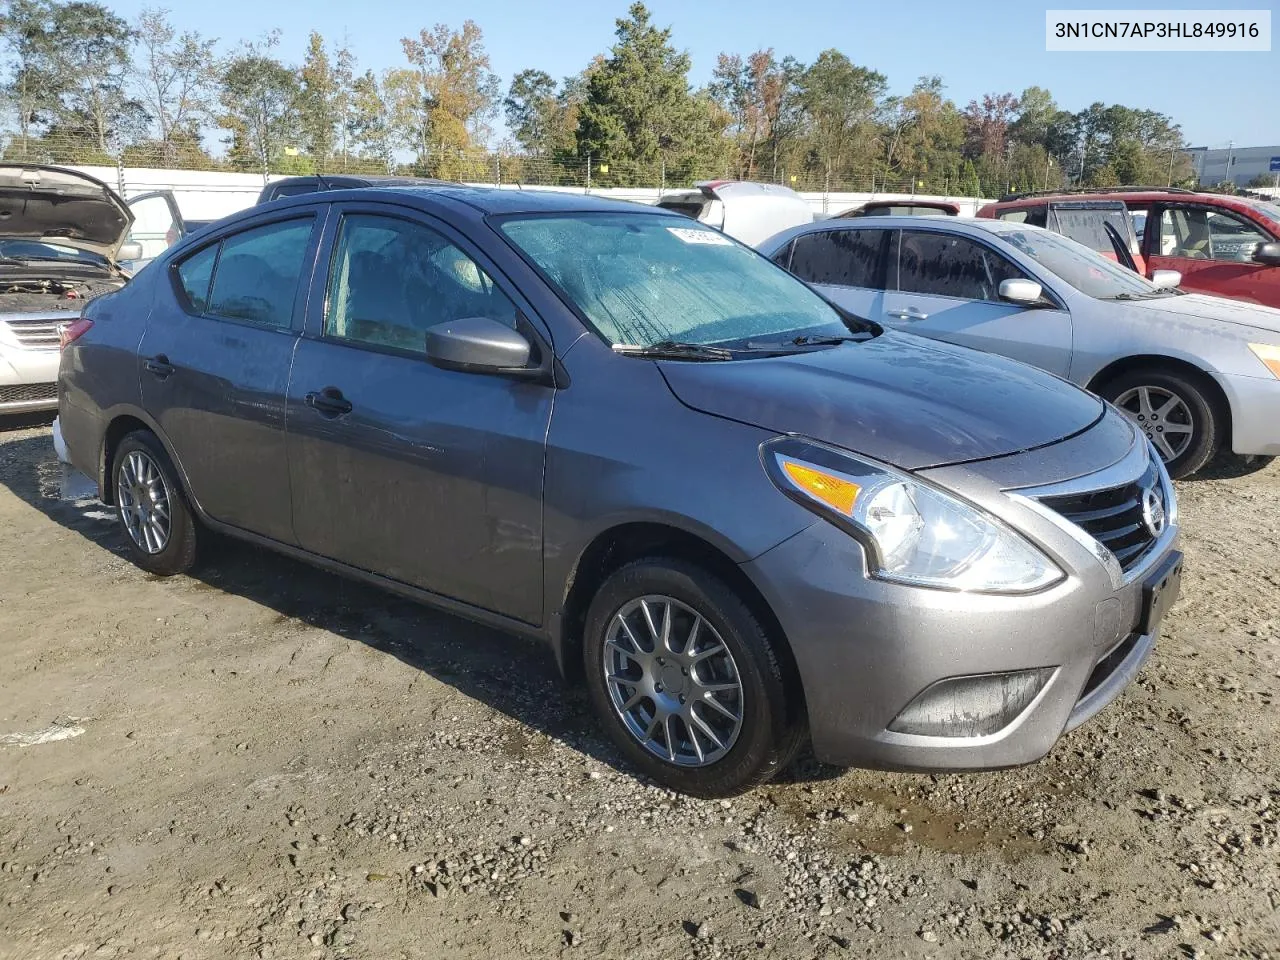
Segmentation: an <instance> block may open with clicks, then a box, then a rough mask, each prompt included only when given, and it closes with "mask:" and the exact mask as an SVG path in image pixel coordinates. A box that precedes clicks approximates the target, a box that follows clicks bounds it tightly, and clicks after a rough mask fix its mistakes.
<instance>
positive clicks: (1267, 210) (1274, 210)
mask: <svg viewBox="0 0 1280 960" xmlns="http://www.w3.org/2000/svg"><path fill="white" fill-rule="evenodd" d="M1249 206H1251V207H1252V208H1253V209H1254V210H1256V211H1258V213H1260V214H1262V215H1263V216H1264V217H1266V218H1267V219H1268V220H1270V221H1271V222H1272V223H1273V224H1275V225H1276V226H1277V227H1280V206H1277V205H1276V204H1274V203H1268V202H1266V201H1265V200H1256V201H1253V202H1252V203H1250V204H1249Z"/></svg>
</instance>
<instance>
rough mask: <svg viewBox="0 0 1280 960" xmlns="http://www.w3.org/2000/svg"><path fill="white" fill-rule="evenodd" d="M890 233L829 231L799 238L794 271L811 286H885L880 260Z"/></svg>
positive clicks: (792, 269)
mask: <svg viewBox="0 0 1280 960" xmlns="http://www.w3.org/2000/svg"><path fill="white" fill-rule="evenodd" d="M887 233H888V231H887V230H826V231H823V232H821V233H806V234H804V235H803V236H800V237H796V241H795V246H794V248H793V251H792V254H791V272H792V273H794V274H795V275H796V276H797V277H799V278H800V279H801V280H804V281H806V282H808V283H825V284H831V285H833V286H841V287H871V288H877V287H880V286H881V283H880V280H879V277H880V260H881V250H882V249H883V248H884V239H885V235H886V234H887Z"/></svg>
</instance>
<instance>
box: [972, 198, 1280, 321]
mask: <svg viewBox="0 0 1280 960" xmlns="http://www.w3.org/2000/svg"><path fill="white" fill-rule="evenodd" d="M1080 201H1088V202H1101V201H1110V202H1112V203H1114V202H1116V201H1120V202H1122V203H1123V204H1124V205H1125V207H1127V208H1128V210H1129V213H1130V215H1131V217H1132V219H1133V222H1134V224H1135V226H1136V228H1137V229H1136V235H1137V237H1138V241H1139V245H1140V256H1141V260H1138V257H1135V258H1134V259H1135V260H1136V261H1138V264H1139V270H1140V272H1143V273H1145V274H1146V275H1147V276H1148V277H1150V276H1151V275H1152V274H1154V273H1155V271H1157V270H1176V271H1178V272H1179V273H1181V274H1182V283H1181V287H1182V289H1183V290H1187V291H1190V292H1192V293H1211V294H1216V295H1217V296H1220V297H1231V298H1232V299H1234V300H1246V301H1248V302H1250V303H1260V304H1263V305H1264V306H1268V307H1280V206H1277V205H1276V204H1274V203H1268V202H1265V201H1262V200H1254V199H1249V198H1246V197H1234V196H1227V195H1225V194H1218V193H1197V192H1194V191H1191V190H1178V189H1175V188H1165V187H1146V188H1143V187H1123V188H1117V189H1114V190H1104V191H1090V192H1081V193H1058V194H1024V195H1022V196H1018V197H1007V198H1005V199H1002V200H1000V201H999V202H998V203H989V204H987V205H986V206H985V207H983V208H982V209H981V210H979V211H978V216H980V217H996V218H999V219H1001V220H1021V221H1023V222H1026V223H1034V224H1036V225H1038V226H1049V227H1050V228H1051V229H1052V228H1053V224H1051V223H1047V222H1046V220H1047V217H1048V215H1049V214H1048V212H1049V210H1050V209H1052V208H1053V207H1055V206H1056V205H1059V204H1063V203H1074V202H1080ZM1059 232H1062V231H1059Z"/></svg>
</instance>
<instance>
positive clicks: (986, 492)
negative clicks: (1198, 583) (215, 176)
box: [59, 186, 1181, 795]
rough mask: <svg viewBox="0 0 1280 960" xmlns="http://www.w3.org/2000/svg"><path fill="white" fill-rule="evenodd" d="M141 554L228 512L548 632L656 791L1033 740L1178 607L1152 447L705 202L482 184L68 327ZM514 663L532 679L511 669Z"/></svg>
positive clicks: (250, 248) (928, 761)
mask: <svg viewBox="0 0 1280 960" xmlns="http://www.w3.org/2000/svg"><path fill="white" fill-rule="evenodd" d="M63 339H64V342H65V346H64V350H63V354H62V364H61V376H60V394H59V395H60V401H61V426H62V431H63V434H64V435H65V441H66V448H67V450H68V455H69V457H70V459H71V460H72V461H73V463H74V464H75V465H76V466H77V467H78V468H79V469H80V470H82V471H84V472H86V473H88V474H89V475H90V476H92V477H95V478H96V479H97V483H98V485H99V488H100V492H101V496H102V498H103V500H104V501H106V502H107V503H110V504H114V505H115V507H116V509H117V511H118V512H119V516H120V520H121V526H122V528H123V531H124V533H125V534H126V537H127V544H128V549H129V550H130V552H131V554H132V556H133V558H134V560H135V561H136V562H137V563H138V564H139V565H140V566H142V567H143V568H145V569H147V570H149V571H152V572H154V573H157V574H162V575H163V574H176V573H180V572H182V571H185V570H188V569H189V568H190V567H191V566H192V564H193V563H194V562H195V561H196V558H197V555H198V551H199V548H200V546H201V545H202V544H203V542H204V541H205V539H206V536H207V532H209V531H218V532H225V533H231V534H235V535H237V536H240V537H243V538H245V539H248V540H250V541H253V542H256V543H259V544H264V545H267V546H270V547H272V548H274V549H277V550H280V551H282V552H284V553H287V554H292V555H295V556H299V557H303V558H306V559H308V560H311V561H313V562H315V563H317V564H319V565H321V566H323V567H327V568H329V569H332V570H336V571H340V572H342V573H345V574H348V575H351V576H354V577H357V578H360V579H363V580H366V581H371V582H373V583H376V584H380V585H382V586H385V587H388V588H390V589H392V590H395V591H398V592H400V593H404V594H407V595H409V596H411V597H416V598H419V599H421V600H424V601H427V602H430V603H433V604H436V605H438V606H440V607H443V608H445V609H447V610H452V611H456V612H458V613H462V614H465V615H467V616H470V617H474V618H476V619H478V620H482V621H485V622H487V623H490V624H492V625H495V626H498V627H501V628H505V629H509V630H513V631H518V632H521V633H525V634H529V635H533V636H535V637H538V638H541V639H542V640H545V641H546V642H547V643H549V644H550V645H551V647H552V648H553V649H554V651H555V653H556V655H557V657H558V659H559V662H560V664H561V667H562V669H563V670H564V671H565V672H566V674H568V675H569V676H570V677H571V678H574V679H577V680H579V681H580V682H583V683H585V685H586V688H587V689H588V690H589V692H590V696H591V698H592V700H593V702H594V704H595V707H596V709H597V710H598V711H599V714H600V716H601V717H602V718H603V722H604V725H605V726H606V728H607V729H608V730H609V732H610V734H611V735H612V737H613V738H614V739H615V740H616V741H617V743H618V745H619V747H620V748H621V750H622V751H623V752H624V753H625V754H626V756H627V757H629V759H630V760H631V762H632V763H633V764H634V765H635V766H636V767H638V768H640V769H641V770H642V771H643V772H644V773H646V774H648V775H649V776H651V777H652V778H653V779H655V780H657V781H659V782H661V783H663V784H666V785H668V786H670V787H673V788H676V789H678V790H683V791H688V792H690V793H696V794H702V795H723V794H730V793H733V792H736V791H740V790H743V789H746V788H748V787H749V786H751V785H753V784H756V783H759V782H761V781H763V780H764V779H766V778H767V777H769V776H770V775H771V774H773V773H775V772H776V771H777V770H778V769H779V768H780V767H782V766H784V765H785V764H786V763H787V762H788V760H789V758H790V757H791V756H792V754H793V751H794V750H795V749H796V747H797V746H798V745H799V744H800V743H801V742H802V741H803V740H804V739H805V738H806V737H809V738H811V740H812V744H813V747H814V749H815V752H816V754H817V756H818V757H819V758H820V759H822V760H826V761H830V762H833V763H838V764H853V765H865V766H873V767H882V768H889V769H902V770H957V769H976V768H990V767H1005V766H1010V765H1014V764H1022V763H1028V762H1030V761H1034V760H1036V759H1038V758H1040V757H1041V756H1043V755H1044V754H1045V752H1046V751H1048V750H1049V749H1050V747H1052V745H1053V743H1054V741H1055V740H1056V739H1057V738H1058V737H1059V735H1061V734H1062V733H1063V731H1064V730H1070V729H1071V728H1073V727H1075V726H1076V725H1077V724H1080V723H1082V722H1084V721H1085V720H1086V719H1088V718H1089V717H1091V716H1092V715H1093V714H1095V713H1096V712H1097V711H1098V710H1100V709H1101V708H1102V707H1103V706H1104V705H1105V704H1107V703H1108V702H1109V701H1111V700H1112V699H1114V698H1115V697H1116V696H1117V695H1118V694H1119V693H1120V692H1121V690H1122V689H1123V688H1124V687H1125V685H1126V684H1127V683H1128V682H1129V681H1130V680H1131V679H1132V678H1133V676H1134V675H1135V673H1136V672H1137V671H1138V669H1139V668H1140V667H1141V665H1142V663H1143V662H1144V660H1146V658H1147V656H1148V655H1149V654H1150V653H1151V650H1152V646H1153V644H1154V642H1155V638H1156V635H1157V633H1158V631H1159V626H1160V620H1161V616H1162V615H1163V614H1164V612H1165V611H1166V609H1167V608H1168V606H1169V604H1170V603H1171V602H1172V600H1173V598H1174V596H1175V595H1176V594H1177V591H1178V586H1179V579H1180V569H1181V556H1180V554H1179V553H1178V552H1177V551H1176V550H1175V542H1176V539H1177V529H1178V528H1177V508H1176V506H1175V502H1174V496H1173V490H1172V489H1171V486H1170V483H1169V479H1168V476H1167V474H1166V473H1165V470H1164V467H1163V466H1162V465H1161V462H1160V460H1159V457H1158V456H1154V455H1153V453H1152V449H1151V447H1150V445H1149V443H1148V441H1147V440H1146V439H1145V437H1143V436H1141V435H1140V434H1138V433H1137V432H1136V431H1135V429H1134V427H1133V425H1132V424H1131V423H1130V422H1129V420H1127V419H1126V418H1125V417H1124V416H1122V415H1121V414H1119V413H1118V412H1117V411H1116V410H1114V409H1113V408H1111V407H1108V406H1107V405H1105V404H1104V403H1103V402H1102V401H1101V400H1099V399H1098V398H1097V397H1094V396H1092V395H1090V394H1088V393H1086V392H1084V391H1083V390H1080V389H1078V388H1076V387H1074V386H1072V385H1070V384H1068V383H1066V382H1064V381H1062V380H1059V379H1057V378H1056V377H1053V376H1051V375H1049V374H1047V373H1044V372H1041V371H1039V370H1036V369H1033V368H1031V367H1029V366H1024V365H1022V364H1020V363H1017V362H1014V361H1010V360H1005V359H1001V358H998V357H991V356H985V355H982V354H979V353H977V352H974V351H970V350H968V349H966V348H963V347H956V346H952V345H948V344H944V343H936V342H932V341H929V340H925V339H921V338H917V337H914V336H909V335H904V334H899V333H894V332H889V331H884V330H882V329H881V328H880V327H878V326H875V325H873V324H870V323H868V322H865V321H862V320H858V319H856V318H854V317H852V316H849V315H847V314H844V313H841V312H839V310H837V308H835V307H833V306H832V305H831V304H829V303H828V302H827V301H826V300H824V299H822V298H821V297H819V296H818V295H817V294H816V293H813V292H812V291H811V290H810V289H809V288H808V287H806V286H805V285H804V284H802V283H801V282H800V281H799V280H797V279H795V278H794V277H792V276H791V275H789V274H788V273H786V272H785V271H784V270H782V269H780V268H779V267H777V266H775V265H774V264H772V263H770V262H769V261H768V260H767V259H765V258H764V257H762V256H760V255H758V254H757V253H755V252H754V251H752V250H750V249H748V248H747V247H744V246H742V245H740V244H739V243H737V242H736V241H733V240H731V239H729V238H727V237H726V236H725V235H724V234H722V233H720V232H718V231H716V230H714V229H712V228H710V227H707V226H705V225H703V224H700V223H697V222H695V221H691V220H689V219H687V218H685V217H682V216H680V215H679V214H673V213H668V212H665V211H661V210H656V209H654V208H652V207H642V206H636V205H630V204H623V203H619V202H614V201H608V200H602V199H597V198H592V197H583V196H569V195H561V194H543V193H537V192H525V191H509V192H508V191H497V190H480V189H471V188H466V187H462V186H457V187H450V186H436V187H417V188H381V189H376V190H375V189H368V190H347V191H336V192H332V193H326V194H318V195H309V196H304V197H296V198H292V199H287V200H282V201H280V202H277V203H271V204H266V205H264V206H260V207H255V208H254V209H252V210H250V211H246V212H244V213H242V214H240V215H237V216H235V217H233V218H230V219H228V220H224V221H221V222H220V223H218V224H215V225H213V226H212V227H210V228H207V229H206V230H205V231H202V232H201V233H199V234H196V235H194V236H192V237H189V238H187V239H186V240H184V241H182V242H180V243H179V244H178V245H176V246H175V247H173V248H171V249H170V250H168V251H166V252H165V253H164V254H163V255H162V256H161V257H159V258H158V259H157V260H156V261H155V263H154V264H153V265H152V266H151V267H149V268H148V269H147V270H145V271H143V272H142V273H140V274H139V275H138V277H137V279H136V280H135V281H134V282H133V283H131V284H130V285H129V286H127V287H126V288H125V289H123V290H121V291H120V292H118V293H112V294H108V295H106V296H102V297H99V298H97V299H95V300H93V301H91V302H90V303H89V304H88V305H87V307H86V309H85V311H84V314H83V316H82V317H81V318H80V319H78V320H77V321H76V322H74V323H73V324H71V325H69V326H68V327H67V328H66V330H65V331H64V335H63ZM513 669H516V668H515V667H513Z"/></svg>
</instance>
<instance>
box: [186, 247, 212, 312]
mask: <svg viewBox="0 0 1280 960" xmlns="http://www.w3.org/2000/svg"><path fill="white" fill-rule="evenodd" d="M217 260H218V245H217V244H216V243H215V244H214V245H213V246H211V247H205V248H204V249H203V250H201V251H200V252H199V253H197V254H196V255H195V256H193V257H188V258H187V259H186V260H183V261H182V263H180V264H178V280H179V282H180V283H181V284H182V291H183V293H185V294H186V295H187V301H188V302H189V303H190V304H191V309H192V310H194V311H196V313H204V312H205V310H207V309H208V307H209V281H210V280H212V279H213V265H214V263H216V262H217Z"/></svg>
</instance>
